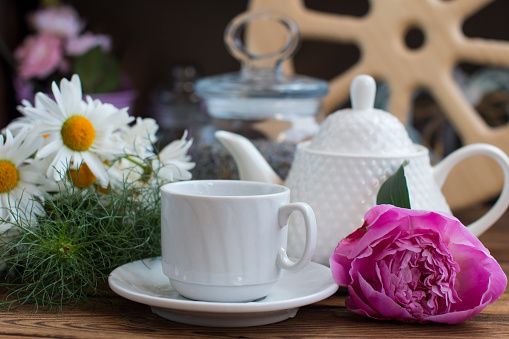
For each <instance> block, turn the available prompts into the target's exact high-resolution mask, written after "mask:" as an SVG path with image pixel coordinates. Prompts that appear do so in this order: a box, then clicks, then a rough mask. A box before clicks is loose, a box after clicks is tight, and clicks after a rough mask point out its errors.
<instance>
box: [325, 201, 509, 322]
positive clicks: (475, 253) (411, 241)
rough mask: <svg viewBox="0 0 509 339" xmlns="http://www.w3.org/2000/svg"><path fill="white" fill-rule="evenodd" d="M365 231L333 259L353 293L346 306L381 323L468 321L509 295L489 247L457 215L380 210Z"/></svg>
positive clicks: (354, 235)
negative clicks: (501, 297)
mask: <svg viewBox="0 0 509 339" xmlns="http://www.w3.org/2000/svg"><path fill="white" fill-rule="evenodd" d="M364 218H365V223H364V225H363V227H361V228H360V229H358V230H357V231H355V232H354V233H352V234H351V235H349V236H348V237H347V238H345V239H343V240H341V241H340V243H339V244H338V246H337V248H336V250H335V251H334V253H333V254H332V256H331V258H330V265H331V270H332V274H333V276H334V280H335V281H336V283H338V284H339V285H343V286H348V291H349V294H350V296H349V297H348V298H347V299H346V306H347V308H349V309H350V310H352V311H354V312H355V313H358V314H362V315H365V316H368V317H371V318H375V319H380V320H390V319H394V320H398V321H403V322H421V323H425V322H428V321H434V322H438V323H449V324H455V323H459V322H461V321H464V320H467V319H469V318H471V317H473V316H475V315H476V314H478V313H479V312H481V311H482V310H483V309H484V308H485V307H486V306H487V305H489V304H491V303H493V302H495V301H496V300H497V299H498V298H499V297H500V296H501V295H502V293H504V290H505V288H506V286H507V277H506V275H505V273H504V272H503V271H502V268H501V267H500V265H499V264H498V263H497V261H496V260H495V259H494V258H493V257H492V256H491V255H490V253H489V251H488V250H487V249H486V248H485V247H484V246H483V244H482V243H481V242H480V241H479V240H478V239H477V238H476V237H475V236H474V235H473V234H472V233H471V232H470V231H469V230H468V229H467V228H466V227H465V226H463V225H462V224H461V223H460V222H459V220H458V219H456V218H454V217H453V216H450V215H446V214H442V213H438V212H430V211H417V210H408V209H403V208H398V207H394V206H392V205H380V206H375V207H373V208H372V209H371V210H369V211H368V212H367V213H366V215H365V217H364Z"/></svg>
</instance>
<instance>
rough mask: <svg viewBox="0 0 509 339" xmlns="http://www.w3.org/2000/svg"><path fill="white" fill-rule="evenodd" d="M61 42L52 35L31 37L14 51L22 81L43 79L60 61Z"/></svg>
mask: <svg viewBox="0 0 509 339" xmlns="http://www.w3.org/2000/svg"><path fill="white" fill-rule="evenodd" d="M62 57H63V56H62V41H61V40H60V39H59V38H58V37H56V36H53V35H49V34H42V35H31V36H28V37H27V38H26V39H25V40H23V43H22V44H21V45H20V46H19V47H18V48H17V49H16V50H15V51H14V58H15V59H16V61H17V63H18V74H19V76H20V77H21V78H22V79H30V78H37V79H44V78H46V77H47V76H48V75H49V74H51V73H52V72H54V71H55V70H56V69H57V68H58V67H59V65H60V63H61V61H62Z"/></svg>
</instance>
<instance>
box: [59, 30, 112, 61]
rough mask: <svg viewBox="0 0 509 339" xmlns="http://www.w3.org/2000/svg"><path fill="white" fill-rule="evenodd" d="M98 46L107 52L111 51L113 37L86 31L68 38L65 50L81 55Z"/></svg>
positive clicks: (68, 52)
mask: <svg viewBox="0 0 509 339" xmlns="http://www.w3.org/2000/svg"><path fill="white" fill-rule="evenodd" d="M96 46H101V49H102V50H103V51H104V52H106V53H107V52H109V51H110V50H111V38H110V37H109V36H108V35H103V34H92V33H90V32H85V33H83V34H82V35H80V36H76V37H73V38H70V39H69V40H67V43H66V45H65V51H66V53H67V54H68V55H70V56H80V55H83V54H85V53H86V52H88V51H89V50H90V49H92V48H94V47H96Z"/></svg>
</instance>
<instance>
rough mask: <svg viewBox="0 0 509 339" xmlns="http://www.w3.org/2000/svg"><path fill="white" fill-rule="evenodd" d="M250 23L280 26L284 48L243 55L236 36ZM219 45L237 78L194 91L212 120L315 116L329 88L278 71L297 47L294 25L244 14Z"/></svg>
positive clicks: (215, 80) (214, 80)
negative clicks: (231, 58)
mask: <svg viewBox="0 0 509 339" xmlns="http://www.w3.org/2000/svg"><path fill="white" fill-rule="evenodd" d="M254 20H274V21H276V22H279V23H280V24H282V25H283V26H284V27H285V29H286V30H287V38H286V42H285V43H284V45H283V46H282V47H281V48H280V49H279V50H277V51H274V52H270V53H265V54H263V53H253V52H250V51H248V50H247V49H246V47H245V46H244V44H243V43H242V39H241V36H242V32H243V30H244V28H245V26H246V25H247V24H248V23H249V22H251V21H254ZM224 40H225V44H226V47H227V49H228V51H229V52H230V54H232V55H233V56H234V57H235V58H236V59H237V60H239V61H240V62H241V70H240V72H238V73H227V74H222V75H217V76H212V77H208V78H204V79H201V80H200V81H198V83H197V86H196V92H197V93H198V95H199V96H201V97H202V98H203V99H204V100H205V102H206V104H207V108H208V111H209V113H210V114H211V115H212V116H213V117H218V118H236V119H249V120H257V119H267V118H276V119H282V120H291V119H292V118H293V117H303V116H313V115H315V114H316V113H317V112H318V111H319V109H320V106H321V98H322V97H323V96H324V95H325V94H327V92H328V89H329V86H328V83H327V82H326V81H324V80H320V79H316V78H312V77H307V76H301V75H285V74H283V71H282V66H281V64H282V62H283V61H284V60H285V59H287V58H289V57H291V56H292V55H293V54H294V53H295V52H296V50H297V47H298V46H299V40H300V39H299V30H298V28H297V25H296V24H295V22H294V21H293V20H291V19H290V18H288V17H285V16H282V15H280V14H277V13H273V12H268V11H258V12H248V13H244V14H241V15H239V16H237V17H236V18H234V19H233V20H232V22H231V23H230V24H229V25H228V27H227V28H226V30H225V34H224Z"/></svg>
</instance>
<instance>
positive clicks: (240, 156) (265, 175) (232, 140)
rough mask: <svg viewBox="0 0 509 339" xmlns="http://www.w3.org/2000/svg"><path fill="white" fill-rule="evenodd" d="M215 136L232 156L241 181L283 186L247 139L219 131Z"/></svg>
mask: <svg viewBox="0 0 509 339" xmlns="http://www.w3.org/2000/svg"><path fill="white" fill-rule="evenodd" d="M215 136H216V138H217V139H218V140H219V142H221V144H223V145H224V147H226V149H227V150H228V152H230V154H231V155H232V157H233V160H234V161H235V163H236V164H237V169H238V171H239V177H240V179H241V180H249V181H260V182H268V183H274V184H280V185H281V184H283V181H282V180H281V178H280V177H279V176H278V175H277V174H276V172H274V170H273V169H272V167H270V165H269V164H268V162H267V161H266V160H265V158H264V157H263V155H262V154H261V153H260V152H259V151H258V150H257V149H256V147H255V146H254V145H253V143H252V142H251V141H249V140H248V139H247V138H245V137H243V136H241V135H238V134H235V133H231V132H227V131H217V132H215Z"/></svg>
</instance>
